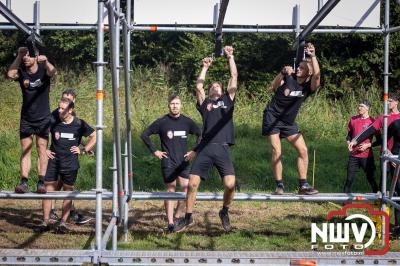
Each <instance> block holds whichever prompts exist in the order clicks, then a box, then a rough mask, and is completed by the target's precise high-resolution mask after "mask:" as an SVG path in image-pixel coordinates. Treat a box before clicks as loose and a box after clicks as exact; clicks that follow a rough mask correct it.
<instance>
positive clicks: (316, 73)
mask: <svg viewBox="0 0 400 266" xmlns="http://www.w3.org/2000/svg"><path fill="white" fill-rule="evenodd" d="M306 53H307V54H308V55H309V56H310V57H311V65H312V68H313V74H312V76H311V91H316V90H317V89H318V88H319V86H320V84H321V70H320V68H319V63H318V60H317V57H316V56H315V47H314V45H312V44H311V43H308V44H307V47H306Z"/></svg>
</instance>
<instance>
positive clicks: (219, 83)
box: [208, 81, 224, 91]
mask: <svg viewBox="0 0 400 266" xmlns="http://www.w3.org/2000/svg"><path fill="white" fill-rule="evenodd" d="M214 83H217V84H218V85H219V86H220V87H221V90H222V91H224V86H222V83H221V82H220V81H213V82H211V83H210V85H208V90H210V89H211V87H212V85H213V84H214Z"/></svg>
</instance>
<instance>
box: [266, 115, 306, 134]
mask: <svg viewBox="0 0 400 266" xmlns="http://www.w3.org/2000/svg"><path fill="white" fill-rule="evenodd" d="M299 133H300V130H299V128H298V127H297V124H296V123H294V122H293V123H292V124H288V123H285V122H283V121H281V120H279V119H278V118H275V117H274V116H273V115H271V114H270V113H268V112H264V116H263V122H262V135H263V136H270V135H274V134H279V137H280V138H287V137H289V136H292V135H296V134H299Z"/></svg>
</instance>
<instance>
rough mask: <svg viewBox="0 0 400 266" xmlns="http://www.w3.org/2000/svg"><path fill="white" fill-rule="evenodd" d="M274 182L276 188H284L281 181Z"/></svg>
mask: <svg viewBox="0 0 400 266" xmlns="http://www.w3.org/2000/svg"><path fill="white" fill-rule="evenodd" d="M275 182H276V186H277V187H284V186H283V181H282V180H275Z"/></svg>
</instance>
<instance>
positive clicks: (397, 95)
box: [389, 91, 400, 101]
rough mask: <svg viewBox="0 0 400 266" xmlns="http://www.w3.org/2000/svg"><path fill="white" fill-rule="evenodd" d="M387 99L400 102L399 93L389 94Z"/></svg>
mask: <svg viewBox="0 0 400 266" xmlns="http://www.w3.org/2000/svg"><path fill="white" fill-rule="evenodd" d="M389 98H390V99H393V100H396V101H400V93H399V91H394V92H391V93H389Z"/></svg>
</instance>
